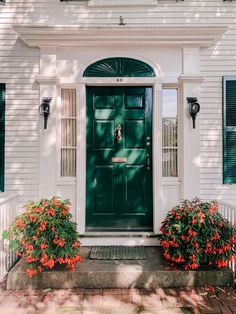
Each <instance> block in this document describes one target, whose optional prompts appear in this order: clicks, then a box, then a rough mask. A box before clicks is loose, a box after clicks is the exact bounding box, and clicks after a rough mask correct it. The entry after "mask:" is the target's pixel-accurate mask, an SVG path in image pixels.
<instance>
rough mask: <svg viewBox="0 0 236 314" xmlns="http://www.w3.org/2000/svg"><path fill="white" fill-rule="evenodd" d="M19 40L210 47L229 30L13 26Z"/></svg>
mask: <svg viewBox="0 0 236 314" xmlns="http://www.w3.org/2000/svg"><path fill="white" fill-rule="evenodd" d="M13 27H14V30H15V31H16V32H17V33H18V35H19V37H20V38H21V39H22V40H23V41H24V42H25V43H26V44H27V45H28V46H30V47H106V46H112V47H120V45H125V46H126V47H127V46H129V47H140V46H141V45H148V46H150V47H151V46H175V47H178V46H181V47H209V46H211V45H212V44H213V43H214V42H215V41H216V40H217V39H219V38H220V36H222V35H223V33H224V32H225V31H226V29H227V28H226V27H219V26H217V27H216V26H208V27H205V26H188V27H183V26H178V25H176V26H175V27H173V26H168V27H167V26H162V27H154V26H153V27H144V26H143V27H140V26H139V25H133V26H130V25H125V26H119V25H117V26H116V27H113V26H112V27H111V26H110V25H103V26H102V27H87V28H85V27H81V26H77V25H74V26H57V25H55V26H40V25H38V26H37V25H28V26H13Z"/></svg>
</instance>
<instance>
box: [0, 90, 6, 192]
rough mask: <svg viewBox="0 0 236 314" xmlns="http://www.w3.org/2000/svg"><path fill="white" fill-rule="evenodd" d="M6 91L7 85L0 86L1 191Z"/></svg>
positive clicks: (1, 183) (3, 166)
mask: <svg viewBox="0 0 236 314" xmlns="http://www.w3.org/2000/svg"><path fill="white" fill-rule="evenodd" d="M5 91H6V85H5V84H0V191H1V192H3V191H4V172H5Z"/></svg>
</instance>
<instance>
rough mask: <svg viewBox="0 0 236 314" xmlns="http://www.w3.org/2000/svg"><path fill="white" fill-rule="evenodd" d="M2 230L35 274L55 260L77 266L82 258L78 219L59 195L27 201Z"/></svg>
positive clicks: (30, 273)
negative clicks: (10, 222) (23, 208)
mask: <svg viewBox="0 0 236 314" xmlns="http://www.w3.org/2000/svg"><path fill="white" fill-rule="evenodd" d="M25 207H26V211H25V212H24V213H23V214H21V215H19V216H17V217H16V218H15V220H14V221H13V223H12V224H11V225H10V227H9V230H8V231H5V232H4V234H3V237H4V238H9V239H10V248H11V249H13V250H15V251H16V253H17V255H19V256H22V258H24V260H25V261H26V263H27V264H28V268H27V269H26V271H27V273H28V275H29V277H33V276H34V275H36V274H37V273H38V272H41V271H42V270H43V269H45V268H53V267H54V265H55V264H56V263H59V264H64V265H66V266H67V268H68V269H70V270H74V269H75V264H76V263H77V262H80V261H81V257H80V255H79V248H80V243H79V240H78V233H77V231H76V223H75V222H73V221H72V215H71V213H70V212H69V211H70V203H69V201H68V200H64V201H62V200H60V199H59V198H57V197H53V198H51V199H42V200H41V201H40V202H31V203H29V204H27V205H26V206H25Z"/></svg>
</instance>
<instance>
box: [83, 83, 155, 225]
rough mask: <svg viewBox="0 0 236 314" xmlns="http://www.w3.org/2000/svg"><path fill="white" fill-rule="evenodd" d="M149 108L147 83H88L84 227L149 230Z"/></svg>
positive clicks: (150, 202)
mask: <svg viewBox="0 0 236 314" xmlns="http://www.w3.org/2000/svg"><path fill="white" fill-rule="evenodd" d="M151 110H152V88H151V87H87V174H86V177H87V179H86V180H87V182H86V227H87V229H89V228H96V229H106V230H107V229H110V230H148V229H152V141H151V135H152V120H151V119H152V114H151V113H152V112H151Z"/></svg>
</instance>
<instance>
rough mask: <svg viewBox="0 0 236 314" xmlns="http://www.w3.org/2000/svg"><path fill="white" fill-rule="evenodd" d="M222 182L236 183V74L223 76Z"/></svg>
mask: <svg viewBox="0 0 236 314" xmlns="http://www.w3.org/2000/svg"><path fill="white" fill-rule="evenodd" d="M223 183H226V184H227V183H229V184H232V183H236V76H224V77H223Z"/></svg>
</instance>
